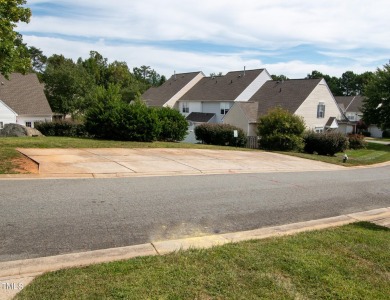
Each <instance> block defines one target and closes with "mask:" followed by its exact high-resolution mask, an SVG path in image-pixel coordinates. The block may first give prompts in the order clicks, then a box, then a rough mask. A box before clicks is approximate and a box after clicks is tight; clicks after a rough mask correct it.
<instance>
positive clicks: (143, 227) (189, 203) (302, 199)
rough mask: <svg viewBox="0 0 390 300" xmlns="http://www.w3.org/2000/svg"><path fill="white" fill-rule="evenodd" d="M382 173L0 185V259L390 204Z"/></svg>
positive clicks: (389, 176) (389, 173)
mask: <svg viewBox="0 0 390 300" xmlns="http://www.w3.org/2000/svg"><path fill="white" fill-rule="evenodd" d="M389 183H390V166H387V167H381V168H372V169H355V170H347V171H336V172H307V173H262V174H237V175H207V176H176V177H148V178H123V179H78V180H69V179H68V180H66V179H65V180H58V179H57V180H54V179H52V180H5V181H0V261H10V260H18V259H25V258H34V257H41V256H49V255H56V254H64V253H72V252H81V251H88V250H95V249H104V248H112V247H119V246H128V245H135V244H141V243H146V242H151V241H157V240H166V239H174V238H182V237H188V236H200V235H208V234H213V233H225V232H234V231H242V230H250V229H255V228H260V227H264V226H273V225H281V224H287V223H293V222H299V221H307V220H312V219H317V218H325V217H331V216H337V215H341V214H346V213H352V212H358V211H363V210H370V209H375V208H381V207H389V206H390V184H389Z"/></svg>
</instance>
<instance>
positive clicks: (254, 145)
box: [246, 136, 259, 149]
mask: <svg viewBox="0 0 390 300" xmlns="http://www.w3.org/2000/svg"><path fill="white" fill-rule="evenodd" d="M246 147H247V148H251V149H258V148H259V141H258V139H257V136H248V137H247V140H246Z"/></svg>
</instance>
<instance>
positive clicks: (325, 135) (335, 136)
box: [303, 131, 348, 156]
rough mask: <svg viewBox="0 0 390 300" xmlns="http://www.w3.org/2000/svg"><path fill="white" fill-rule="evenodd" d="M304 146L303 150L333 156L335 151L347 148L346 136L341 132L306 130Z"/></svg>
mask: <svg viewBox="0 0 390 300" xmlns="http://www.w3.org/2000/svg"><path fill="white" fill-rule="evenodd" d="M303 139H304V143H305V146H304V148H303V150H304V151H305V152H307V153H310V154H313V153H314V152H316V153H317V154H319V155H330V156H333V155H335V154H336V153H337V152H343V151H345V150H347V149H348V138H347V137H346V136H345V135H344V134H342V133H341V132H336V131H327V132H322V133H316V132H314V131H308V132H306V133H305V134H304V137H303Z"/></svg>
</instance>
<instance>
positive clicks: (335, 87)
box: [271, 70, 374, 96]
mask: <svg viewBox="0 0 390 300" xmlns="http://www.w3.org/2000/svg"><path fill="white" fill-rule="evenodd" d="M373 76H374V73H373V72H369V71H367V72H364V73H362V74H356V73H354V72H353V71H346V72H344V73H343V74H342V75H341V77H336V76H330V75H328V74H323V73H321V72H320V71H317V70H313V71H312V72H311V73H310V74H307V75H306V77H305V79H320V78H324V79H325V81H326V83H327V84H328V86H329V89H330V91H331V92H332V94H333V96H356V95H364V94H365V86H366V85H367V83H368V82H369V81H370V80H371V79H372V78H373ZM271 77H272V79H273V80H278V81H283V80H289V78H288V77H287V76H285V75H271Z"/></svg>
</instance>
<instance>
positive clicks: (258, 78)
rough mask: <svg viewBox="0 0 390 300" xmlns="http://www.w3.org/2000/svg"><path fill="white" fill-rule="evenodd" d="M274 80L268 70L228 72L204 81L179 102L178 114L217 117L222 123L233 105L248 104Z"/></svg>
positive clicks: (205, 78)
mask: <svg viewBox="0 0 390 300" xmlns="http://www.w3.org/2000/svg"><path fill="white" fill-rule="evenodd" d="M270 79H271V76H270V75H269V73H268V72H267V70H265V69H257V70H242V71H234V72H229V73H227V74H226V75H224V76H215V77H214V76H213V77H204V78H202V79H201V80H199V81H198V82H197V83H196V84H195V85H194V87H193V88H191V89H190V90H189V91H187V92H186V93H185V94H184V95H183V96H181V97H180V99H179V100H178V108H179V111H180V112H181V113H182V114H183V115H184V116H186V117H187V116H188V115H189V114H191V113H192V112H198V113H206V114H210V113H211V114H215V117H216V118H215V122H216V123H222V119H223V117H224V116H225V115H226V114H227V112H228V111H229V110H230V108H231V107H232V106H233V104H234V102H237V101H248V100H249V99H250V98H251V97H252V96H253V95H254V94H255V93H256V92H257V91H258V89H259V88H260V87H261V86H262V85H263V84H264V83H265V82H266V81H267V80H270Z"/></svg>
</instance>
